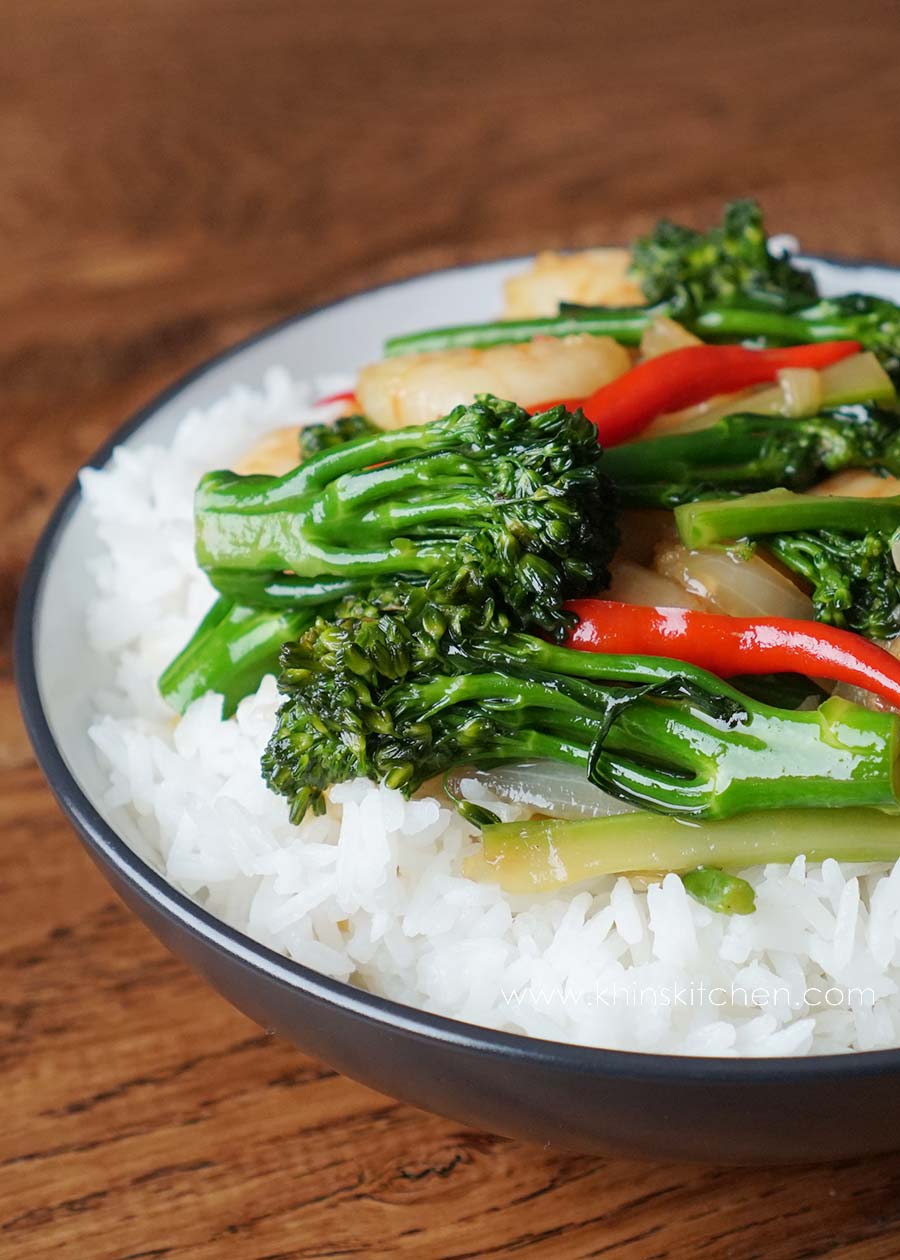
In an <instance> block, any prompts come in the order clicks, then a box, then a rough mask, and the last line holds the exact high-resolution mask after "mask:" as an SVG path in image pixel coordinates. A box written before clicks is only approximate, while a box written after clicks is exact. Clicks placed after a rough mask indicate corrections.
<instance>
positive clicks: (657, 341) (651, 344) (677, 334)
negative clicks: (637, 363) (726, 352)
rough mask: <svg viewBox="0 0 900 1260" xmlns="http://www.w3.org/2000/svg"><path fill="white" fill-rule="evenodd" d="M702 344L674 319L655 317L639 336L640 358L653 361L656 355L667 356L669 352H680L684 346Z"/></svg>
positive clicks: (665, 316)
mask: <svg viewBox="0 0 900 1260" xmlns="http://www.w3.org/2000/svg"><path fill="white" fill-rule="evenodd" d="M702 344H703V343H702V342H701V340H700V338H699V337H695V336H694V334H693V333H691V332H688V330H687V329H686V328H683V327H682V325H681V324H678V323H676V322H675V320H674V319H669V317H668V316H667V315H657V317H656V318H655V319H652V320H651V321H650V323H649V324H648V325H647V327H646V328H645V329H644V332H643V335H642V336H641V358H642V359H655V358H656V356H657V355H659V354H668V353H669V351H670V350H681V349H682V348H683V347H684V346H699V345H702Z"/></svg>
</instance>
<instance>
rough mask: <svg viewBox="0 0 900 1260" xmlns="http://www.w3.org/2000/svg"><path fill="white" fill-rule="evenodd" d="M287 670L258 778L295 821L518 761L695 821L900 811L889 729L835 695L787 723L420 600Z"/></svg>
mask: <svg viewBox="0 0 900 1260" xmlns="http://www.w3.org/2000/svg"><path fill="white" fill-rule="evenodd" d="M282 664H283V669H282V674H281V679H280V686H281V689H282V691H283V692H284V693H285V695H286V697H287V698H286V701H285V703H284V705H283V706H282V708H281V710H280V712H279V717H278V722H277V726H276V729H275V732H274V734H273V736H272V739H271V741H270V743H269V746H268V748H267V749H266V752H265V754H264V757H263V773H264V776H265V778H266V780H267V782H268V783H269V786H270V787H271V788H272V789H273V790H274V791H276V792H278V793H281V794H282V795H285V796H287V797H288V799H289V800H290V802H291V815H292V817H293V818H294V819H295V820H298V819H299V818H301V817H302V816H303V814H304V813H305V812H306V810H307V809H308V808H313V809H314V810H318V809H321V808H322V807H323V805H322V792H323V791H324V789H325V788H326V787H328V786H329V785H330V784H333V783H335V782H339V781H341V780H343V779H346V778H349V777H354V776H356V775H362V776H366V777H369V778H372V779H376V780H381V781H383V782H384V783H386V784H387V785H388V786H391V787H396V788H402V789H403V791H404V792H406V793H410V792H412V791H414V790H415V789H416V788H417V787H419V786H421V784H422V783H424V782H426V781H427V780H428V779H430V778H431V777H432V776H434V775H436V774H440V773H443V772H444V771H446V770H448V769H450V768H452V767H454V766H460V765H468V764H474V765H490V764H495V763H497V762H501V761H508V760H521V759H522V758H526V759H527V758H550V759H552V760H558V761H562V762H566V763H568V764H570V765H573V766H576V767H578V768H579V769H581V770H582V771H583V772H584V774H585V775H586V777H587V778H589V779H590V780H591V781H592V782H593V783H595V784H597V785H598V786H599V787H602V788H604V789H605V790H607V791H609V792H611V793H612V794H614V795H615V796H617V797H620V798H621V799H624V800H628V801H631V802H633V803H634V804H636V805H639V806H642V807H643V808H645V809H649V810H653V811H659V812H662V813H667V814H672V815H675V816H679V817H683V818H699V819H715V818H727V817H730V816H731V815H734V814H739V813H743V812H745V811H747V810H751V809H753V810H760V809H778V808H791V807H794V806H800V805H804V806H812V805H821V806H823V807H828V808H832V807H837V806H856V805H875V806H881V807H894V806H895V805H896V797H895V788H894V769H893V767H894V758H895V755H896V752H897V721H896V719H895V718H894V717H893V716H891V715H887V714H883V713H872V712H869V711H868V710H865V709H862V708H860V707H858V706H856V705H852V704H850V703H849V702H847V701H844V700H841V699H837V698H832V699H829V700H826V701H825V702H824V703H823V704H821V705H820V706H819V707H818V708H817V709H815V710H812V711H808V712H791V711H788V710H782V709H776V708H772V707H770V706H767V705H764V704H761V703H759V702H757V701H753V700H750V699H749V697H747V696H746V695H743V694H741V693H740V692H739V691H737V690H736V689H735V688H733V687H730V686H729V685H728V684H726V683H723V682H722V681H720V680H719V679H717V678H714V677H713V676H712V675H710V674H708V673H706V672H705V671H703V670H700V669H697V668H695V667H692V666H689V665H684V664H681V663H677V662H673V661H669V660H665V659H662V658H657V657H638V656H634V657H631V656H612V655H610V656H604V655H600V654H594V653H587V652H579V651H575V650H572V649H569V648H563V647H559V646H556V645H554V644H552V643H548V642H546V641H545V640H543V639H538V638H535V637H532V636H530V635H527V634H524V633H519V632H515V631H509V630H508V631H507V632H506V633H498V632H497V631H496V629H494V628H492V627H488V628H487V629H481V630H479V632H478V633H474V632H473V631H472V627H471V626H470V625H469V624H468V623H467V622H466V621H465V620H463V621H462V622H460V621H459V620H457V621H455V622H454V621H453V619H452V618H448V617H447V616H446V615H445V613H444V611H443V610H442V609H440V608H439V607H437V606H435V605H434V604H433V603H430V602H429V601H428V599H427V597H426V596H425V595H423V594H422V593H418V592H413V593H409V592H407V593H405V594H404V595H401V596H400V597H399V598H398V599H397V600H396V601H395V602H394V603H393V604H389V605H387V606H378V605H376V604H373V605H369V606H366V605H365V604H364V603H360V602H359V601H356V602H355V603H353V604H351V606H350V607H348V609H346V610H345V612H344V615H341V614H340V613H339V614H338V615H337V616H336V617H335V618H334V619H332V620H331V621H324V620H321V621H318V622H317V623H316V624H315V625H314V626H313V627H312V628H311V629H310V630H309V631H308V632H307V633H306V634H305V635H303V636H301V638H300V639H299V640H298V642H297V643H295V644H291V645H290V646H289V647H288V648H286V650H285V652H284V655H283V658H282ZM481 821H483V819H481Z"/></svg>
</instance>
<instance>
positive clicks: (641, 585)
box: [603, 560, 703, 609]
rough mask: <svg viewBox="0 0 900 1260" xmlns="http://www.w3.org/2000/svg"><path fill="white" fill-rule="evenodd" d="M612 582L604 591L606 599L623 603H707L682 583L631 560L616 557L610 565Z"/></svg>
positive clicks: (650, 605) (666, 605) (657, 605)
mask: <svg viewBox="0 0 900 1260" xmlns="http://www.w3.org/2000/svg"><path fill="white" fill-rule="evenodd" d="M609 571H610V575H611V577H612V581H611V582H610V585H609V587H608V589H607V590H605V591H604V592H603V598H604V599H615V600H618V601H619V603H621V604H639V605H641V606H642V607H645V608H695V609H696V608H702V607H703V604H702V603H701V601H700V600H699V599H697V597H696V596H695V595H691V594H690V593H689V592H688V591H687V590H686V588H685V587H684V586H683V585H682V584H681V583H679V582H675V581H673V580H672V578H670V577H664V576H663V575H662V574H661V573H654V571H653V570H652V569H647V568H645V567H644V565H642V564H634V563H633V562H632V561H631V560H615V561H614V562H613V563H612V564H611V565H610V570H609Z"/></svg>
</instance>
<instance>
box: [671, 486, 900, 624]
mask: <svg viewBox="0 0 900 1260" xmlns="http://www.w3.org/2000/svg"><path fill="white" fill-rule="evenodd" d="M675 517H676V520H677V522H678V528H679V531H680V533H681V537H682V539H683V540H684V542H685V544H686V545H688V546H692V547H708V546H711V545H714V544H715V543H719V542H723V541H727V540H733V539H736V538H749V539H758V540H759V541H760V543H761V544H763V545H764V546H765V547H767V548H768V549H769V550H770V551H771V552H772V553H773V554H774V555H775V556H777V558H778V559H779V560H780V561H781V562H782V563H783V564H785V565H787V567H788V568H789V569H791V570H792V571H793V572H795V573H797V574H799V575H800V576H801V577H804V578H806V579H807V580H808V581H809V582H810V583H811V584H812V587H813V593H812V599H813V606H814V609H815V615H816V617H817V618H818V619H819V620H820V621H826V622H829V623H830V624H831V625H835V626H841V627H845V628H848V629H851V630H856V631H857V632H858V633H860V634H864V635H866V636H867V637H868V638H871V639H889V638H893V637H894V636H895V635H896V634H898V633H900V573H898V571H897V566H896V564H895V563H894V558H893V553H892V542H893V539H894V536H895V534H896V533H897V531H898V529H900V498H886V499H850V498H837V497H828V496H820V495H809V494H807V495H803V494H793V493H791V492H790V491H788V490H771V491H766V492H763V493H760V494H750V495H746V496H744V497H742V498H736V499H719V500H705V501H700V502H696V503H687V504H684V505H683V506H681V507H679V508H677V509H676V512H675Z"/></svg>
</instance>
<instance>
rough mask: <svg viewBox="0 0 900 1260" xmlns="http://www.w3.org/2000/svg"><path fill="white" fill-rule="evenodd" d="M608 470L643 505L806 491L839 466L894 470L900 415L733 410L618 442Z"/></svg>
mask: <svg viewBox="0 0 900 1260" xmlns="http://www.w3.org/2000/svg"><path fill="white" fill-rule="evenodd" d="M606 468H607V471H608V472H609V474H610V476H612V477H613V479H614V480H615V482H616V486H617V488H618V491H619V494H620V496H621V498H622V501H623V502H624V503H626V504H628V505H631V506H644V507H676V506H677V505H678V504H679V503H689V502H691V501H692V500H694V499H699V498H703V497H709V496H711V495H717V494H718V495H722V494H725V493H728V492H730V491H736V492H737V493H740V494H745V493H749V492H751V491H755V490H770V489H773V488H775V487H779V486H784V487H787V488H788V489H790V490H805V489H807V488H809V487H810V486H813V485H815V483H816V482H817V481H821V480H822V478H823V477H826V476H827V475H828V474H829V473H833V472H838V471H840V470H841V469H843V468H873V469H876V470H878V471H883V472H886V473H891V474H892V475H894V476H897V475H898V474H900V414H898V413H897V412H896V411H888V410H887V409H886V408H880V407H873V406H867V405H863V404H858V405H856V406H846V407H837V408H834V409H833V410H829V411H822V412H819V413H818V414H817V415H814V416H809V417H807V418H806V419H803V420H795V419H788V418H786V417H784V416H760V415H755V414H743V413H739V414H736V415H729V416H726V417H724V418H723V419H722V420H719V421H717V422H716V424H714V425H713V426H712V427H711V428H708V429H703V430H702V431H701V432H696V433H678V434H672V435H671V436H668V437H658V438H645V439H643V440H642V441H638V442H629V443H628V444H626V445H624V446H618V447H616V448H615V450H612V451H610V452H609V454H608V456H607V461H606Z"/></svg>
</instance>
